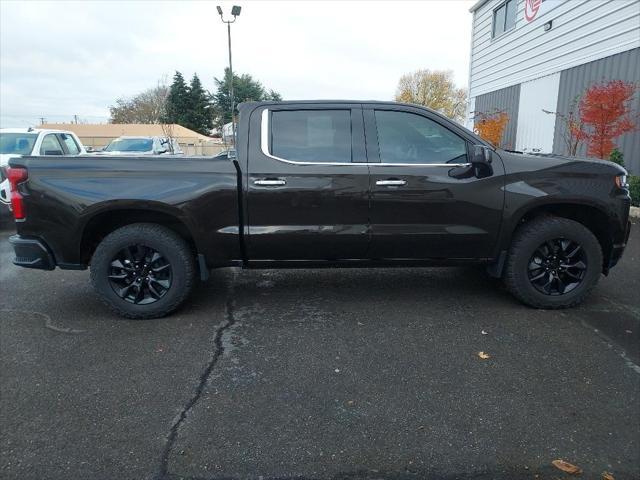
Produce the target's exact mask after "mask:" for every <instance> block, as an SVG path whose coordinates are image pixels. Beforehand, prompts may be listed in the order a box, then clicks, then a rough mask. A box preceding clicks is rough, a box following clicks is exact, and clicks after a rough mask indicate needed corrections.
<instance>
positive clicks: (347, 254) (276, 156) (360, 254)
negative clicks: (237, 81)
mask: <svg viewBox="0 0 640 480" xmlns="http://www.w3.org/2000/svg"><path fill="white" fill-rule="evenodd" d="M246 182H247V203H246V205H247V215H246V219H247V233H248V240H247V254H248V258H249V259H250V263H251V261H266V260H274V261H286V260H320V261H322V260H329V261H330V260H343V259H362V258H365V257H366V253H367V247H368V242H369V228H368V213H369V212H368V209H369V167H368V165H367V163H366V151H365V141H364V124H363V116H362V108H361V106H360V105H359V104H345V103H336V104H329V103H317V104H314V103H301V104H281V105H267V106H261V107H258V108H256V109H255V110H254V111H253V112H252V113H251V119H250V124H249V144H248V174H247V179H246Z"/></svg>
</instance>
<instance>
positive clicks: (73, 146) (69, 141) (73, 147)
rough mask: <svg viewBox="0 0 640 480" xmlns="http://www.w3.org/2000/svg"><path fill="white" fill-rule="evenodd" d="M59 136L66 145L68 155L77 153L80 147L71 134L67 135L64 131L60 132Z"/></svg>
mask: <svg viewBox="0 0 640 480" xmlns="http://www.w3.org/2000/svg"><path fill="white" fill-rule="evenodd" d="M60 138H61V139H62V141H63V142H64V144H65V145H66V146H67V150H68V151H69V155H78V154H79V153H80V147H78V144H77V143H76V141H75V140H74V139H73V137H72V136H71V135H67V134H66V133H61V134H60Z"/></svg>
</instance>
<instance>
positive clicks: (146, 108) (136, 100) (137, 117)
mask: <svg viewBox="0 0 640 480" xmlns="http://www.w3.org/2000/svg"><path fill="white" fill-rule="evenodd" d="M168 94H169V87H167V85H166V83H165V81H164V80H160V81H159V82H158V85H157V86H156V87H154V88H150V89H148V90H145V91H144V92H142V93H139V94H138V95H135V96H134V97H131V98H118V99H117V100H116V104H115V105H112V106H110V107H109V110H110V111H111V119H110V120H109V122H110V123H155V124H158V123H161V122H162V118H163V115H164V113H165V105H166V102H167V95H168Z"/></svg>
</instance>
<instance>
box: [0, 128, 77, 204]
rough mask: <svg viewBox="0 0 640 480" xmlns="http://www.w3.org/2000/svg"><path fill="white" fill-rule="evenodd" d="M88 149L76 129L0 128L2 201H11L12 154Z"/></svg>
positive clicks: (0, 193)
mask: <svg viewBox="0 0 640 480" xmlns="http://www.w3.org/2000/svg"><path fill="white" fill-rule="evenodd" d="M86 153H87V152H86V150H85V148H84V146H83V145H82V142H81V141H80V139H79V138H78V137H77V136H76V134H75V133H73V132H69V131H65V130H46V129H37V128H2V129H0V202H2V203H5V204H9V203H10V201H9V181H8V180H7V176H6V168H7V165H8V163H9V160H10V159H11V158H15V157H20V156H22V155H28V156H30V157H38V156H42V155H62V156H69V155H83V154H86Z"/></svg>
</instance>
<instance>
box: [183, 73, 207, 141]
mask: <svg viewBox="0 0 640 480" xmlns="http://www.w3.org/2000/svg"><path fill="white" fill-rule="evenodd" d="M209 97H210V96H209V94H208V93H207V92H206V91H205V89H204V88H202V82H200V78H198V75H197V74H194V75H193V78H192V79H191V82H190V84H189V88H188V110H187V111H186V112H185V115H184V122H185V123H184V124H182V125H183V126H184V127H187V128H189V129H191V130H193V131H195V132H198V133H202V134H203V135H209V133H210V131H211V128H213V119H212V115H211V101H210V99H209Z"/></svg>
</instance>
